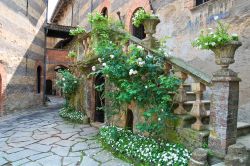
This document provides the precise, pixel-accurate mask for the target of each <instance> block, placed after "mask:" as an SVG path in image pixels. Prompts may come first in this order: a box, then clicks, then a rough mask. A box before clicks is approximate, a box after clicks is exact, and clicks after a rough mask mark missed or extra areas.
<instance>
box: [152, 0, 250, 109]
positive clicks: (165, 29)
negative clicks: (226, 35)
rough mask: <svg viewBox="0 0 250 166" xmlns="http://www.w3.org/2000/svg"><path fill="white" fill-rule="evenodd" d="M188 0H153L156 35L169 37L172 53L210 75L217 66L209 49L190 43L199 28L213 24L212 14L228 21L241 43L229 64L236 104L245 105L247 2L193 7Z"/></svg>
mask: <svg viewBox="0 0 250 166" xmlns="http://www.w3.org/2000/svg"><path fill="white" fill-rule="evenodd" d="M187 1H190V0H169V3H166V2H164V3H163V2H161V1H155V2H154V3H153V8H154V9H155V10H156V14H157V15H159V17H160V19H161V23H160V24H159V25H158V27H157V34H156V36H157V37H158V38H160V37H162V36H171V39H170V40H169V41H168V43H167V44H168V45H169V47H170V48H172V49H171V51H172V52H173V55H175V56H178V57H181V58H182V59H184V60H186V61H188V62H190V63H191V64H192V65H193V66H194V67H196V68H199V69H200V70H202V71H204V72H206V73H208V74H210V75H212V73H213V72H214V71H216V70H217V69H218V66H216V65H215V63H214V56H213V53H212V52H211V51H201V50H197V49H196V48H193V47H192V46H191V41H192V40H194V39H195V38H196V37H197V36H198V34H199V31H200V30H201V29H203V28H207V27H212V28H214V27H215V25H216V24H215V21H214V19H213V17H214V16H219V19H220V20H221V21H223V22H226V23H229V24H230V29H229V31H230V32H234V33H237V34H238V35H239V36H240V40H241V41H242V42H243V46H242V47H240V48H239V50H238V51H237V52H236V62H235V64H233V65H232V68H233V70H234V71H236V72H239V77H240V78H241V79H242V82H241V83H240V105H241V106H242V105H244V104H247V102H248V101H249V97H250V90H249V86H250V84H249V83H248V80H249V79H250V76H249V74H248V73H249V70H250V69H249V67H248V63H249V62H250V57H249V56H248V55H249V54H250V49H249V44H250V40H249V36H250V26H249V24H250V17H249V16H250V1H247V0H212V1H210V2H208V3H206V4H203V5H201V6H197V7H194V8H192V7H190V6H189V7H188V6H187V4H186V3H185V2H187Z"/></svg>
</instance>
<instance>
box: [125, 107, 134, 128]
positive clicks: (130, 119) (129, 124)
mask: <svg viewBox="0 0 250 166" xmlns="http://www.w3.org/2000/svg"><path fill="white" fill-rule="evenodd" d="M133 121H134V115H133V112H132V111H131V110H130V109H128V110H127V118H126V128H127V129H128V130H131V131H133V126H134V124H133Z"/></svg>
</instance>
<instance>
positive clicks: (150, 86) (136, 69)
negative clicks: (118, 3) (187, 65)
mask: <svg viewBox="0 0 250 166" xmlns="http://www.w3.org/2000/svg"><path fill="white" fill-rule="evenodd" d="M89 21H90V23H91V24H92V32H91V35H92V48H93V50H94V53H95V55H97V56H98V61H99V64H97V65H95V66H92V73H91V74H90V75H91V76H96V75H98V74H100V73H101V74H103V75H104V76H105V77H106V78H107V79H108V80H109V82H110V83H111V84H112V85H113V86H114V87H113V88H112V89H111V90H110V91H106V94H105V95H106V97H108V98H109V100H111V101H112V107H111V108H112V109H111V108H110V107H109V109H108V110H107V109H106V112H107V114H108V113H109V112H112V110H122V109H120V108H121V107H122V106H123V105H124V104H130V103H131V102H135V103H136V104H137V106H139V107H140V108H142V109H144V110H145V112H144V113H143V116H144V119H145V122H142V123H139V124H137V128H138V129H139V130H140V131H142V132H148V133H149V134H150V135H158V134H159V133H161V131H162V130H163V129H164V128H165V122H166V119H167V118H170V117H172V115H171V112H170V111H171V108H172V103H173V96H171V95H170V94H169V93H168V92H172V93H173V92H176V91H177V89H178V87H179V84H180V80H179V79H178V78H176V77H175V76H170V75H166V74H164V62H165V61H164V59H165V58H164V56H158V55H157V56H155V55H149V54H147V53H146V51H144V49H143V48H142V47H141V46H137V45H133V44H131V45H130V46H129V47H128V51H127V52H124V51H123V50H124V47H123V46H124V45H125V43H127V42H128V36H127V35H123V34H117V33H116V32H114V31H112V29H114V28H121V26H120V25H119V23H115V22H114V21H112V20H110V19H108V18H107V17H103V16H102V15H101V14H98V13H96V14H93V15H90V16H89ZM110 109H111V110H110Z"/></svg>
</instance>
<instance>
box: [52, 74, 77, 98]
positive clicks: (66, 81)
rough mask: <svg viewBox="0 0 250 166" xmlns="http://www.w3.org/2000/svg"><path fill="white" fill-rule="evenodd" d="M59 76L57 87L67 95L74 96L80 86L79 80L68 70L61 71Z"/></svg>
mask: <svg viewBox="0 0 250 166" xmlns="http://www.w3.org/2000/svg"><path fill="white" fill-rule="evenodd" d="M59 74H60V75H59V78H58V79H57V81H56V85H57V86H58V87H59V88H61V89H62V92H63V93H64V94H65V95H68V96H69V95H72V94H74V93H75V92H76V90H77V88H78V86H79V79H78V78H77V77H76V76H74V75H73V74H71V73H70V71H68V70H61V71H59Z"/></svg>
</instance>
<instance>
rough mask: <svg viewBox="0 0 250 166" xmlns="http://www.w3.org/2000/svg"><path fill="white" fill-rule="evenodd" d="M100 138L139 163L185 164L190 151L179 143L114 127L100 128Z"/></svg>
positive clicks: (177, 165) (175, 165)
mask: <svg viewBox="0 0 250 166" xmlns="http://www.w3.org/2000/svg"><path fill="white" fill-rule="evenodd" d="M100 140H101V142H102V143H103V145H104V146H105V145H107V146H109V147H111V149H112V150H113V151H115V152H118V153H120V154H122V155H125V156H127V157H128V158H132V159H134V160H136V161H138V160H139V162H141V163H142V164H141V165H160V166H161V165H162V166H163V165H173V166H187V165H188V161H189V159H190V152H189V151H188V150H187V149H185V148H184V147H183V146H181V145H178V144H170V143H167V142H165V141H156V140H154V139H152V138H147V137H143V136H139V135H136V134H133V133H132V132H131V131H127V130H123V129H120V128H116V127H103V128H101V129H100Z"/></svg>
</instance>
